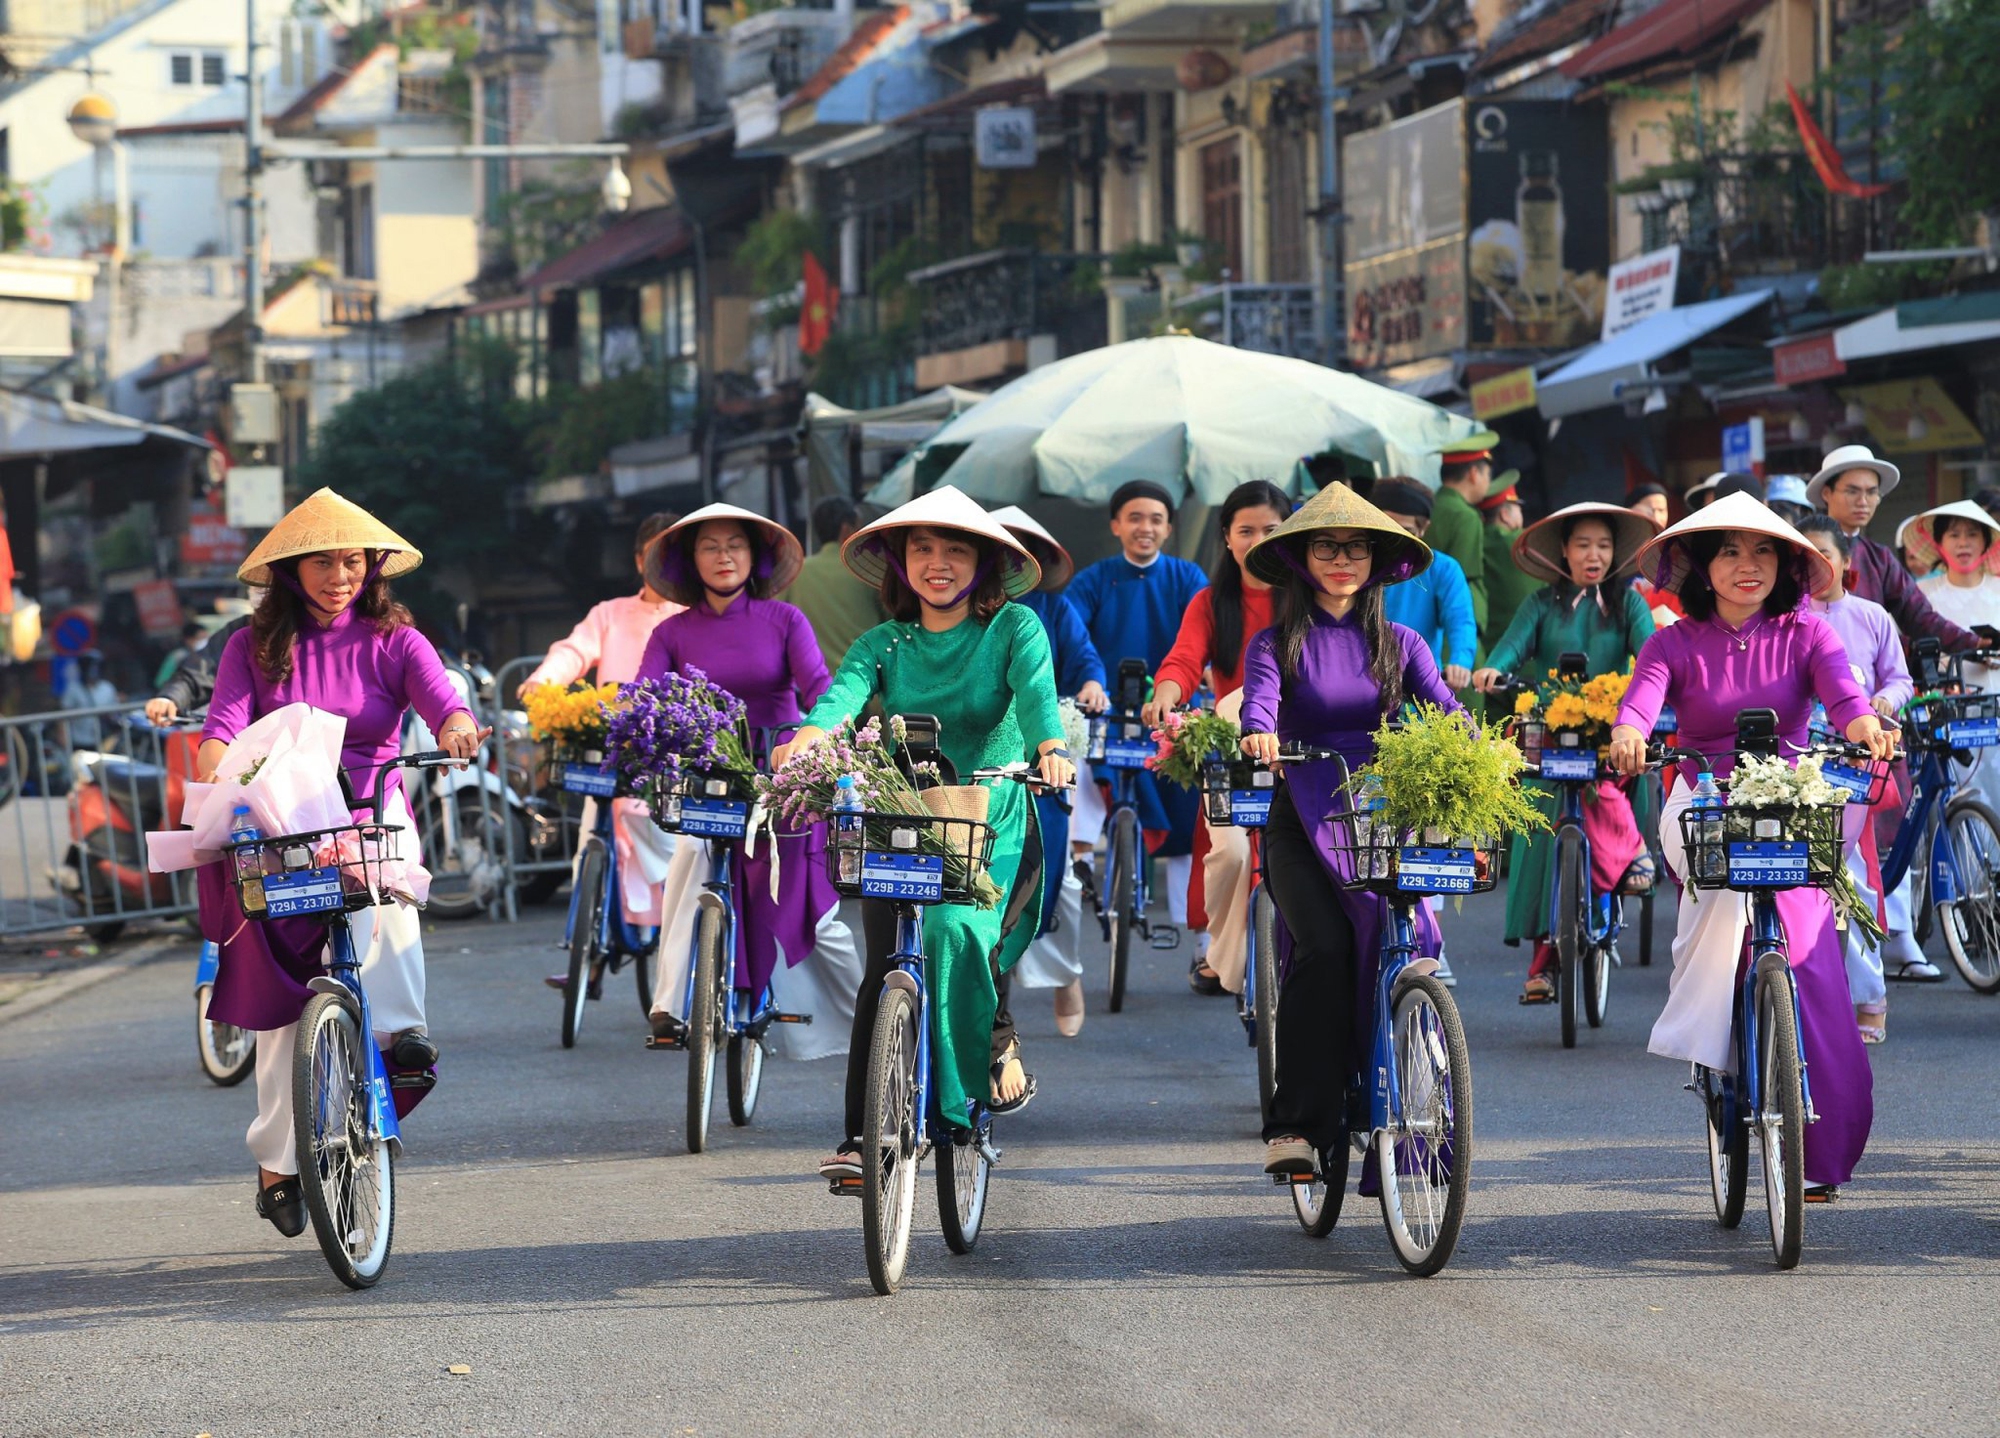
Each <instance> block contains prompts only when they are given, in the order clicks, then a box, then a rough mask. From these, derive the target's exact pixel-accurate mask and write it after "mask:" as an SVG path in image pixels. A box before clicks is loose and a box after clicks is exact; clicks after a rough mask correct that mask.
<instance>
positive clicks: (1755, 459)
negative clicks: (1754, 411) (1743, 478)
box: [1722, 415, 1764, 474]
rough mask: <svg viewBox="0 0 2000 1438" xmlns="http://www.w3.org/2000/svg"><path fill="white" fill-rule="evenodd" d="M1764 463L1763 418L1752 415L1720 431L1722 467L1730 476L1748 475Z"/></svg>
mask: <svg viewBox="0 0 2000 1438" xmlns="http://www.w3.org/2000/svg"><path fill="white" fill-rule="evenodd" d="M1763 462H1764V417H1763V416H1762V415H1753V416H1752V417H1751V418H1749V419H1746V420H1745V421H1743V423H1741V424H1732V425H1728V426H1726V427H1725V428H1724V429H1723V431H1722V467H1723V468H1724V469H1726V470H1728V471H1729V472H1730V473H1731V474H1748V473H1750V472H1751V471H1752V470H1753V469H1754V468H1755V467H1756V466H1758V465H1760V464H1762V463H1763Z"/></svg>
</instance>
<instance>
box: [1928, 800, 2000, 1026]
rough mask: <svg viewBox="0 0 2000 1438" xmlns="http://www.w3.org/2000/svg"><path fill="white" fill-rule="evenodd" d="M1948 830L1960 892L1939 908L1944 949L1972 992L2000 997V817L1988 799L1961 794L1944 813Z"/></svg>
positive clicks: (1946, 832) (1946, 833)
mask: <svg viewBox="0 0 2000 1438" xmlns="http://www.w3.org/2000/svg"><path fill="white" fill-rule="evenodd" d="M1944 831H1945V835H1946V839H1947V842H1948V843H1949V844H1950V845H1951V855H1952V857H1953V858H1954V859H1955V860H1957V864H1958V882H1959V887H1960V890H1961V892H1960V894H1959V896H1958V898H1957V899H1955V900H1954V901H1953V902H1951V903H1949V904H1939V905H1938V906H1937V915H1938V925H1939V927H1941V928H1942V929H1943V930H1944V946H1945V948H1946V949H1947V950H1948V951H1949V952H1950V953H1951V961H1952V962H1953V963H1954V964H1956V965H1958V972H1959V975H1960V976H1961V977H1962V978H1964V980H1965V981H1966V983H1968V984H1970V985H1971V986H1972V989H1973V992H1974V993H1981V994H2000V892H1996V876H2000V819H1996V818H1995V817H1994V814H1993V811H1992V810H1991V809H1989V808H1987V807H1986V804H1985V802H1984V801H1982V800H1979V799H1974V798H1972V797H1971V796H1970V795H1960V796H1959V797H1958V798H1956V799H1953V800H1952V801H1951V807H1950V808H1949V809H1948V810H1946V811H1945V818H1944Z"/></svg>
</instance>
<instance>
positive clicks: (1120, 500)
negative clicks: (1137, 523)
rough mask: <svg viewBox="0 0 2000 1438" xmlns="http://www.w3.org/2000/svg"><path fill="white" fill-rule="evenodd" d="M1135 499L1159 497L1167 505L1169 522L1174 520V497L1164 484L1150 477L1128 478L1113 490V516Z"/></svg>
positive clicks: (1114, 517) (1121, 511)
mask: <svg viewBox="0 0 2000 1438" xmlns="http://www.w3.org/2000/svg"><path fill="white" fill-rule="evenodd" d="M1135 499H1157V500H1158V501H1159V502H1160V503H1161V504H1164V505H1165V506H1166V507H1167V523H1169V524H1172V523H1173V522H1174V497H1173V496H1172V495H1170V494H1168V493H1167V491H1166V487H1165V486H1164V485H1159V484H1155V483H1153V481H1152V480H1150V479H1128V480H1126V481H1125V482H1124V483H1123V484H1121V485H1119V486H1118V488H1116V489H1114V490H1112V491H1111V517H1112V518H1113V519H1116V518H1117V517H1118V516H1119V515H1120V514H1122V513H1123V512H1124V510H1125V506H1126V505H1128V504H1130V503H1131V502H1132V501H1133V500H1135Z"/></svg>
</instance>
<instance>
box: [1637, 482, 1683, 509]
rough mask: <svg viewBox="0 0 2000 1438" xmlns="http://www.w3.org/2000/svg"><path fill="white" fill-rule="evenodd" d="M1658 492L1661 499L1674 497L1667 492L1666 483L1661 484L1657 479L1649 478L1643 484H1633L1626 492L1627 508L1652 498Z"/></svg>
mask: <svg viewBox="0 0 2000 1438" xmlns="http://www.w3.org/2000/svg"><path fill="white" fill-rule="evenodd" d="M1656 494H1657V495H1658V496H1659V497H1660V498H1661V499H1670V498H1672V496H1671V495H1669V494H1668V493H1667V487H1666V486H1665V485H1664V484H1660V483H1658V482H1657V481H1655V480H1650V479H1649V480H1647V481H1646V482H1645V483H1643V484H1635V485H1633V486H1632V488H1631V489H1629V490H1627V491H1626V493H1625V507H1626V508H1627V509H1630V508H1631V507H1632V506H1633V505H1635V504H1637V503H1638V502H1639V501H1640V500H1642V499H1651V498H1652V497H1653V496H1654V495H1656Z"/></svg>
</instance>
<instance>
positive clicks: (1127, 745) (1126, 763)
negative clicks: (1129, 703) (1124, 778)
mask: <svg viewBox="0 0 2000 1438" xmlns="http://www.w3.org/2000/svg"><path fill="white" fill-rule="evenodd" d="M1093 723H1094V725H1102V727H1103V736H1102V739H1101V740H1100V738H1099V731H1098V729H1097V728H1096V727H1093V728H1092V729H1091V731H1090V749H1091V754H1090V762H1091V763H1093V764H1095V765H1096V766H1097V767H1098V768H1100V769H1143V768H1145V767H1146V761H1147V760H1148V759H1151V758H1152V757H1153V756H1154V755H1155V754H1157V753H1158V752H1159V748H1160V746H1159V745H1157V744H1155V743H1154V742H1153V731H1152V730H1151V729H1150V728H1149V727H1148V726H1147V725H1146V724H1145V723H1144V722H1143V721H1141V720H1138V719H1126V718H1118V717H1112V718H1104V717H1102V716H1100V717H1099V718H1098V719H1097V720H1095V721H1093Z"/></svg>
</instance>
